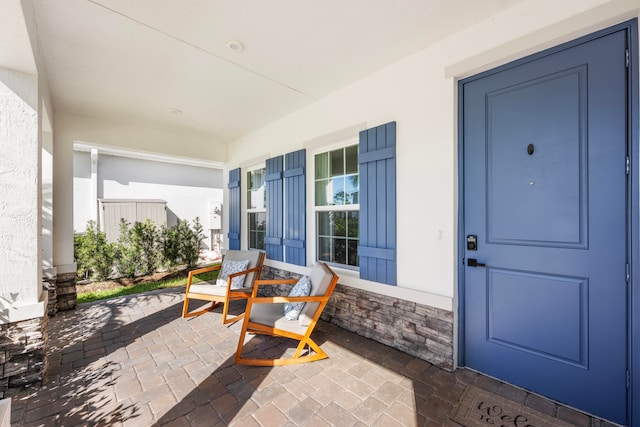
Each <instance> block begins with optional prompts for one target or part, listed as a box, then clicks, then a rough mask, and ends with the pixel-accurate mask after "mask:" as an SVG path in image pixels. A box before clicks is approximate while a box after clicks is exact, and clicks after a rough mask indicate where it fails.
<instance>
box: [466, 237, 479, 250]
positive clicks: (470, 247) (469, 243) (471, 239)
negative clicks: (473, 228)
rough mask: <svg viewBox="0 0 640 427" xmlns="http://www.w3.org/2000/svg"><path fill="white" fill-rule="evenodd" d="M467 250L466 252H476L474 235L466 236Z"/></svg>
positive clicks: (476, 246)
mask: <svg viewBox="0 0 640 427" xmlns="http://www.w3.org/2000/svg"><path fill="white" fill-rule="evenodd" d="M467 250H468V251H477V250H478V236H476V235H474V234H470V235H468V236H467Z"/></svg>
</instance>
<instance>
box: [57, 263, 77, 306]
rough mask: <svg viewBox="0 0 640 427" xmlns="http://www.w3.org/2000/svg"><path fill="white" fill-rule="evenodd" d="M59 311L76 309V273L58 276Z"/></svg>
mask: <svg viewBox="0 0 640 427" xmlns="http://www.w3.org/2000/svg"><path fill="white" fill-rule="evenodd" d="M56 293H57V302H58V311H66V310H73V309H74V308H76V303H77V302H76V297H77V295H76V273H75V272H73V273H63V274H58V276H57V277H56Z"/></svg>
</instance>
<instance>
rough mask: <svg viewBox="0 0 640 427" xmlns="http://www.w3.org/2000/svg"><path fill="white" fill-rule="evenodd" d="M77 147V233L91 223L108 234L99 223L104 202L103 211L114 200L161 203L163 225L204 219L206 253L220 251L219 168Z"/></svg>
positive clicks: (198, 162) (109, 149)
mask: <svg viewBox="0 0 640 427" xmlns="http://www.w3.org/2000/svg"><path fill="white" fill-rule="evenodd" d="M74 147H75V148H74V153H73V228H74V230H75V232H77V233H81V232H83V231H84V230H85V228H86V226H87V222H88V221H89V220H94V221H96V222H98V223H99V225H100V228H101V229H102V230H103V231H105V230H106V228H105V224H103V223H101V222H100V218H103V217H104V212H103V214H102V215H101V214H100V213H99V212H98V209H99V208H100V203H99V200H101V199H104V201H105V203H103V204H102V205H103V207H104V206H106V205H109V204H110V203H107V202H108V201H110V200H111V201H113V200H114V199H115V200H117V201H120V202H121V203H119V204H120V205H121V204H122V203H123V202H125V201H126V202H129V203H128V204H134V203H135V202H136V201H138V202H142V203H144V201H156V200H162V201H164V202H166V223H165V224H164V225H166V226H167V227H171V226H173V225H175V224H176V223H177V221H178V220H185V221H188V222H189V224H190V225H193V221H194V220H195V219H196V218H199V220H200V224H202V227H203V229H204V234H205V241H204V242H203V243H204V245H205V247H204V248H203V249H205V250H213V249H214V247H215V246H219V244H220V240H221V239H222V236H221V233H220V232H221V230H220V227H221V224H220V223H219V222H217V221H213V220H212V217H213V215H212V212H213V210H214V209H216V208H217V207H222V168H221V166H220V165H219V164H218V163H216V162H211V161H209V162H207V161H203V160H197V159H185V158H181V157H176V156H173V157H170V156H159V155H150V154H147V153H139V152H133V151H127V150H122V149H114V148H112V147H94V146H90V145H87V144H78V143H76V144H75V145H74ZM138 204H140V203H138ZM152 204H153V203H152ZM147 205H148V203H147ZM164 208H165V207H162V209H164ZM109 213H111V212H109ZM125 216H126V215H125ZM143 216H144V215H143ZM128 219H129V222H130V223H132V222H133V221H135V215H133V216H131V215H128ZM140 220H141V221H144V218H142V217H141V218H140ZM116 225H117V224H116ZM218 249H219V248H218Z"/></svg>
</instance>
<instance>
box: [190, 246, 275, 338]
mask: <svg viewBox="0 0 640 427" xmlns="http://www.w3.org/2000/svg"><path fill="white" fill-rule="evenodd" d="M264 256H265V253H264V252H261V251H235V250H229V251H227V252H226V253H225V254H224V256H223V258H222V263H221V264H217V265H213V266H210V267H204V268H200V269H197V270H192V271H190V272H189V277H188V278H187V288H186V290H185V296H184V305H183V307H182V317H183V318H187V317H192V316H197V315H199V314H202V313H205V312H207V311H211V310H213V309H214V308H216V307H218V306H219V305H220V304H222V305H223V308H222V324H223V325H226V324H228V323H233V322H237V321H238V320H240V319H242V317H243V316H244V313H242V314H240V315H237V316H233V317H230V318H229V317H228V312H229V302H230V301H235V300H241V299H247V298H249V297H250V296H251V292H252V291H253V289H254V284H255V282H256V280H257V279H259V278H260V273H261V271H262V264H263V263H264ZM225 263H226V264H225ZM215 270H220V274H219V275H218V279H217V280H216V281H205V282H198V283H193V278H194V277H195V276H197V275H198V274H202V273H206V272H209V271H215ZM225 271H231V274H228V276H227V277H226V278H221V277H220V276H221V275H223V273H225ZM224 275H225V276H226V274H224ZM225 282H226V283H225ZM223 283H224V286H221V285H222V284H223ZM192 299H197V300H205V301H211V304H210V305H207V306H205V308H203V309H200V310H196V311H192V312H189V300H192Z"/></svg>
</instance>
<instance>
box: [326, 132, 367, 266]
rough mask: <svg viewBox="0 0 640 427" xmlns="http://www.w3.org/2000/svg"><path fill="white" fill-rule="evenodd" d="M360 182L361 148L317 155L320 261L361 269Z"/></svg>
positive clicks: (350, 148)
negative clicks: (359, 158) (359, 260)
mask: <svg viewBox="0 0 640 427" xmlns="http://www.w3.org/2000/svg"><path fill="white" fill-rule="evenodd" d="M358 179H359V176H358V145H351V146H348V147H343V148H340V149H337V150H332V151H328V152H325V153H320V154H317V155H316V156H315V211H316V212H315V213H316V245H317V248H316V254H317V259H318V260H319V261H326V262H330V263H333V264H338V265H344V266H350V267H357V266H358V241H359V228H358V227H359V225H358V222H359V215H360V212H359V209H360V205H359V203H360V197H359V195H360V187H359V182H358Z"/></svg>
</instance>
